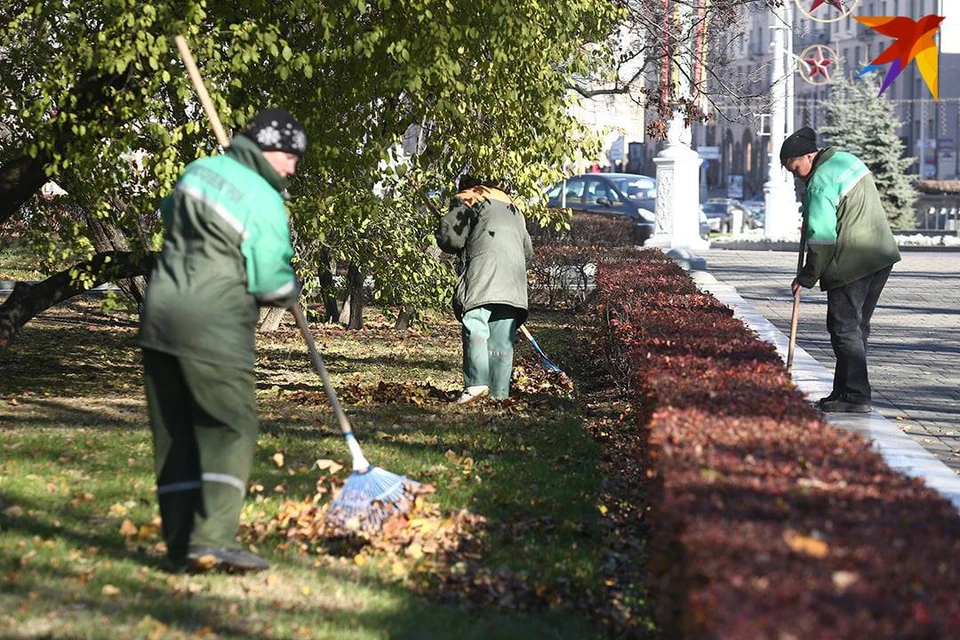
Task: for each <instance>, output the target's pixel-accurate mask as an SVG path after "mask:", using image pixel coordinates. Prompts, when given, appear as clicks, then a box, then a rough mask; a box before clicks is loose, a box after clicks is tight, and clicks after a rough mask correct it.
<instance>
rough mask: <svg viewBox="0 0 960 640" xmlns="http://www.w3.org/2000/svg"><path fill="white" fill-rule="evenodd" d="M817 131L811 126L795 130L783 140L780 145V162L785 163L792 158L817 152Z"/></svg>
mask: <svg viewBox="0 0 960 640" xmlns="http://www.w3.org/2000/svg"><path fill="white" fill-rule="evenodd" d="M817 151H819V149H818V148H817V132H816V131H814V130H813V129H811V128H810V127H804V128H802V129H798V130H797V131H794V132H793V133H791V134H790V135H789V136H787V139H786V140H784V141H783V145H782V146H781V147H780V164H785V163H786V162H787V160H789V159H790V158H798V157H800V156H805V155H807V154H808V153H816V152H817Z"/></svg>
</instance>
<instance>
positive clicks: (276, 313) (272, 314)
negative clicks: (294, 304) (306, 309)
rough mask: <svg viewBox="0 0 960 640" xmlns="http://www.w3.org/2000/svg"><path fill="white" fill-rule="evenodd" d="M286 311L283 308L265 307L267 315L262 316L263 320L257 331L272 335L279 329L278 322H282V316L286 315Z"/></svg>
mask: <svg viewBox="0 0 960 640" xmlns="http://www.w3.org/2000/svg"><path fill="white" fill-rule="evenodd" d="M286 313H287V310H286V308H285V307H267V313H266V315H264V316H263V320H261V321H260V326H259V327H257V331H259V332H261V333H273V332H274V331H277V330H278V329H279V328H280V321H281V320H283V316H284V315H286Z"/></svg>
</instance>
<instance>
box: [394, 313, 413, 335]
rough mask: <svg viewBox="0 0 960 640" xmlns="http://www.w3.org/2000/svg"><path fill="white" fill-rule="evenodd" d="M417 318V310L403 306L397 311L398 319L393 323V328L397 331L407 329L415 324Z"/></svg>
mask: <svg viewBox="0 0 960 640" xmlns="http://www.w3.org/2000/svg"><path fill="white" fill-rule="evenodd" d="M416 319H417V310H416V309H411V308H409V307H402V308H401V309H400V312H399V313H397V321H396V322H394V323H393V328H394V329H396V330H397V331H406V330H407V329H409V328H410V327H412V326H413V323H414V322H415V321H416Z"/></svg>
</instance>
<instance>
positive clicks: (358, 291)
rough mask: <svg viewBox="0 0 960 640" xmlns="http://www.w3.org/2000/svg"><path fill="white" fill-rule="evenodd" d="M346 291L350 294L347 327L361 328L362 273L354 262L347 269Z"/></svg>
mask: <svg viewBox="0 0 960 640" xmlns="http://www.w3.org/2000/svg"><path fill="white" fill-rule="evenodd" d="M347 292H348V294H349V296H350V322H349V324H347V328H348V329H363V273H361V272H360V269H358V268H357V266H356V265H355V264H354V263H352V262H351V263H350V268H349V269H348V270H347Z"/></svg>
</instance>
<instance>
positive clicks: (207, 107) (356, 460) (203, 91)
mask: <svg viewBox="0 0 960 640" xmlns="http://www.w3.org/2000/svg"><path fill="white" fill-rule="evenodd" d="M175 40H176V42H177V49H179V51H180V57H181V58H183V63H184V64H185V65H186V67H187V71H188V72H189V73H190V79H191V80H192V81H193V87H194V89H196V90H197V95H198V96H199V97H200V102H201V103H202V104H203V110H204V111H205V112H206V114H207V119H209V120H210V126H211V127H212V128H213V132H214V133H215V134H216V136H217V140H218V141H219V142H220V144H221V146H223V147H224V148H226V147H228V146H229V145H230V141H229V140H228V139H227V133H226V132H225V131H224V130H223V125H221V124H220V117H219V116H218V115H217V110H216V109H215V108H214V106H213V101H212V100H211V99H210V94H208V93H207V88H206V86H204V84H203V78H201V77H200V71H199V70H198V69H197V64H196V63H195V62H194V61H193V55H191V54H190V48H189V47H188V46H187V41H186V40H185V39H184V38H183V36H177V37H176V38H175ZM290 311H291V312H292V313H293V317H294V318H296V320H297V326H299V327H300V333H301V334H303V339H304V340H305V341H306V343H307V348H308V349H309V350H310V357H311V358H312V359H313V366H314V367H316V369H317V373H319V374H320V378H321V379H322V380H323V389H324V391H326V392H327V397H328V398H329V399H330V405H331V406H332V407H333V413H334V414H336V416H337V422H339V423H340V430H341V431H343V435H344V437H345V438H346V440H347V447H348V448H349V449H350V454H351V455H352V456H353V470H354V471H359V472H361V473H362V472H364V471H367V470H368V469H369V468H370V463H369V462H367V459H366V458H364V457H363V452H362V451H361V450H360V445H359V444H358V443H357V439H356V438H355V437H354V436H353V429H352V428H351V427H350V421H349V420H347V415H346V414H345V413H344V412H343V407H341V406H340V401H339V400H338V399H337V392H336V391H335V390H334V388H333V385H332V384H330V376H329V375H328V374H327V368H326V367H325V366H323V358H321V357H320V352H319V351H317V345H316V343H315V342H314V341H313V334H312V333H310V327H309V326H308V325H307V319H306V318H304V317H303V311H302V310H301V309H300V303H299V302H297V303H295V304H294V305H293V307H291V309H290Z"/></svg>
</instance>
